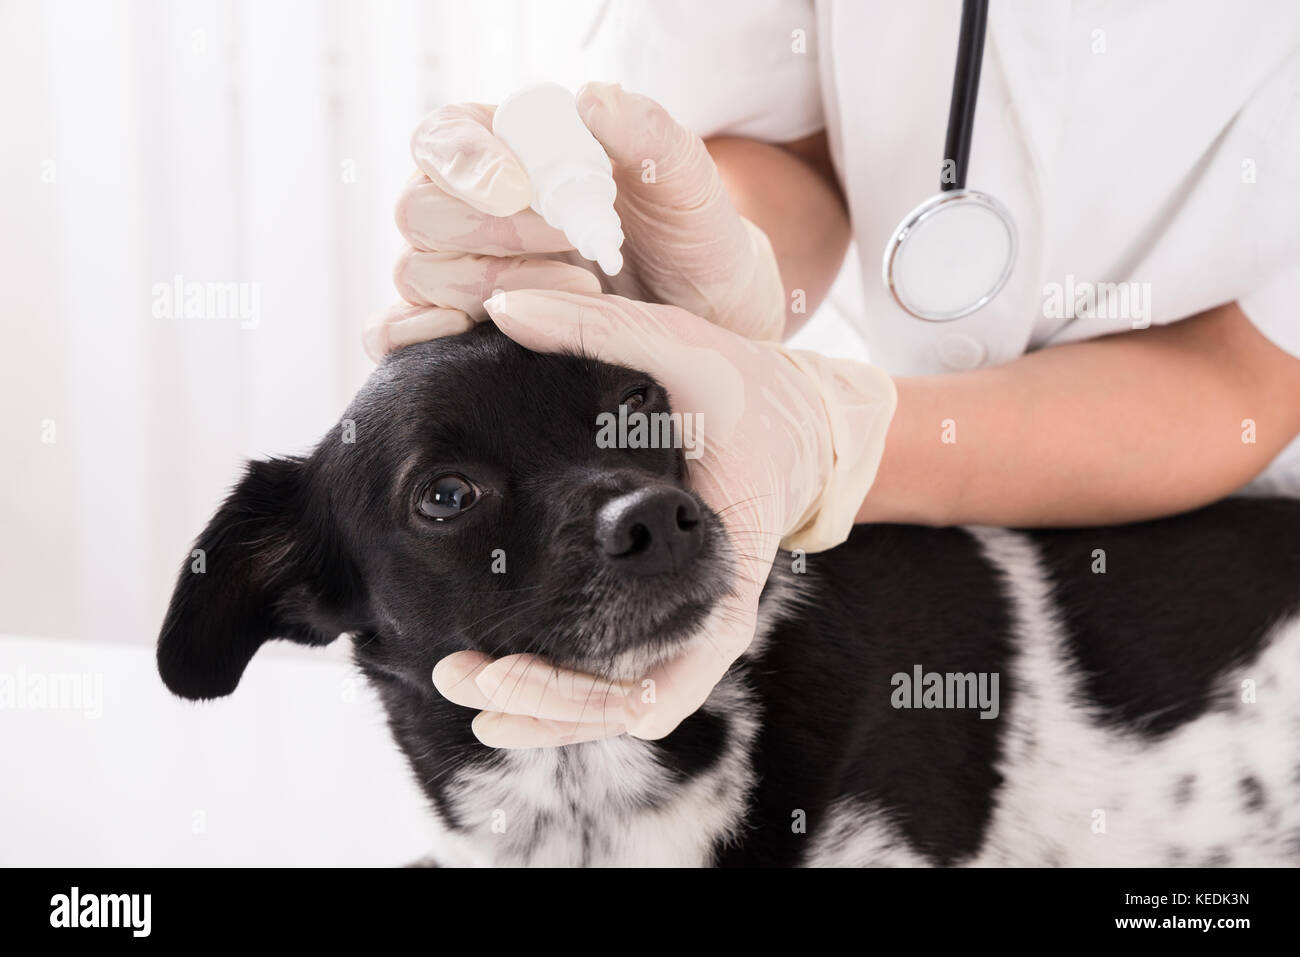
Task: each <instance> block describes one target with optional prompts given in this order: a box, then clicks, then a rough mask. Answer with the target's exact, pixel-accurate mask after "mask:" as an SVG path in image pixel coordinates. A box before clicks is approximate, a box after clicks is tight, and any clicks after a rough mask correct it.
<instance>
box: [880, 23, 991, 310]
mask: <svg viewBox="0 0 1300 957" xmlns="http://www.w3.org/2000/svg"><path fill="white" fill-rule="evenodd" d="M988 14H989V3H988V0H962V5H961V31H960V35H959V37H958V41H957V65H956V68H955V69H954V70H953V77H952V101H951V102H950V103H949V105H948V133H947V137H946V138H945V140H944V147H943V151H944V152H943V155H944V162H943V167H942V169H943V173H942V175H941V176H940V185H939V192H938V194H937V195H935V196H931V197H930V198H929V199H927V200H926V201H925V202H924V203H922V204H921V205H920V206H918V207H916V209H914V210H912V211H911V212H910V213H908V214H907V215H906V216H905V217H903V221H902V222H901V223H899V224H898V228H897V229H895V230H894V235H893V236H891V237H890V239H889V242H888V243H886V244H885V258H884V261H883V263H882V265H881V270H882V273H883V275H884V280H885V288H886V289H888V290H889V294H890V295H891V296H893V297H894V301H895V302H897V303H898V304H899V305H900V306H901V307H902V308H903V309H904V310H905V311H906V312H908V313H909V314H910V315H913V316H915V317H916V318H917V319H928V320H930V321H931V322H947V321H949V320H950V319H960V318H961V317H962V316H969V315H970V314H971V313H972V312H975V311H976V310H978V309H982V308H983V307H984V306H986V305H987V304H988V303H989V302H990V301H991V300H992V299H993V297H994V296H996V295H997V294H998V293H999V292H1001V291H1002V287H1003V286H1005V285H1006V284H1007V280H1008V279H1009V278H1010V277H1011V269H1012V267H1013V266H1015V263H1016V224H1015V221H1014V220H1013V219H1012V218H1011V212H1010V211H1009V210H1008V209H1007V208H1006V207H1005V206H1003V205H1002V204H1001V203H999V202H998V201H997V200H996V199H994V198H993V197H992V196H990V195H988V193H981V192H979V191H978V190H973V189H967V188H966V171H967V169H968V167H969V166H970V151H971V141H972V140H973V139H974V135H975V133H974V131H975V104H976V101H977V100H978V97H979V86H980V65H981V63H982V62H983V59H984V30H985V26H986V24H987V23H988Z"/></svg>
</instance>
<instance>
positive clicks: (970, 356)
mask: <svg viewBox="0 0 1300 957" xmlns="http://www.w3.org/2000/svg"><path fill="white" fill-rule="evenodd" d="M988 354H989V351H988V349H987V348H986V347H985V345H984V343H982V342H980V341H979V340H978V339H975V338H973V337H972V336H968V335H964V334H963V333H960V332H950V333H948V334H947V335H946V336H944V337H943V338H942V339H940V340H939V361H940V362H942V363H943V364H944V365H945V366H946V367H948V368H949V369H952V370H953V371H955V372H961V371H964V370H966V369H978V368H979V367H980V366H981V365H982V364H983V363H984V358H985V356H987V355H988Z"/></svg>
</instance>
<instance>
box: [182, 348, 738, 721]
mask: <svg viewBox="0 0 1300 957" xmlns="http://www.w3.org/2000/svg"><path fill="white" fill-rule="evenodd" d="M620 406H623V407H625V410H626V412H625V414H624V416H623V418H624V420H625V421H628V422H632V423H634V424H635V423H636V422H637V417H636V416H634V415H632V414H631V413H641V415H642V417H643V418H641V420H640V421H641V423H642V424H644V423H646V422H649V423H650V427H649V429H648V430H646V429H644V428H643V429H642V431H641V432H640V433H639V434H638V435H635V436H632V437H631V440H630V441H625V442H617V441H616V442H610V441H609V438H610V437H611V435H614V436H617V435H618V432H617V428H616V427H615V431H613V432H611V430H610V427H611V425H613V423H615V422H617V421H618V419H617V416H618V415H619V411H620V410H619V407H620ZM669 411H670V410H669V405H668V396H667V395H666V394H665V391H664V389H663V388H662V387H660V386H659V385H658V384H657V383H656V382H655V381H654V380H653V379H652V378H650V377H649V376H647V375H645V374H643V373H638V372H635V371H632V370H628V369H625V368H620V367H617V366H613V365H608V364H605V363H601V362H597V361H595V360H592V359H590V358H586V357H581V356H572V355H539V354H535V353H531V352H528V351H526V350H524V349H522V348H520V347H518V346H516V345H515V344H514V343H512V342H510V341H509V340H508V339H506V338H505V337H504V336H502V335H501V334H500V333H499V332H497V331H496V329H495V328H494V327H492V326H491V325H490V324H484V325H483V326H480V327H478V328H476V329H475V330H473V331H471V332H468V333H465V334H464V335H461V336H456V337H454V338H451V339H443V340H438V341H435V342H428V343H423V344H420V345H415V346H410V347H407V348H405V349H402V350H400V351H399V352H397V353H395V354H394V355H393V356H391V357H390V358H389V359H388V360H387V361H386V362H385V363H384V364H383V365H382V366H380V368H379V369H377V370H376V371H375V373H374V374H373V375H372V376H371V378H370V379H369V381H368V382H367V383H366V385H365V386H364V387H363V388H362V390H361V392H360V393H359V394H358V395H357V397H356V399H355V400H354V401H353V403H352V405H351V407H350V408H349V409H348V411H347V412H346V413H344V415H343V418H342V419H341V420H340V422H339V425H338V426H337V427H336V428H335V429H333V430H332V431H331V432H330V433H329V434H328V435H327V436H326V437H325V439H324V440H322V441H321V443H320V444H319V446H317V448H316V449H315V451H314V452H312V454H311V455H309V456H307V457H306V458H291V459H276V460H271V461H262V462H254V463H252V464H251V465H250V466H249V468H248V472H247V474H246V475H245V477H244V478H243V480H242V481H241V482H240V483H239V485H238V486H237V487H236V488H235V490H234V492H233V493H231V495H230V497H229V498H228V499H227V500H226V502H225V503H224V504H223V505H222V506H221V508H220V509H219V510H218V511H217V514H216V515H215V516H214V517H213V518H212V520H211V521H210V522H209V523H208V526H207V528H206V529H204V531H203V533H202V534H201V535H200V536H199V538H198V540H197V542H196V543H195V546H194V547H195V549H196V550H201V551H200V552H199V553H198V554H196V555H193V556H192V557H191V558H190V559H187V561H186V562H185V564H184V566H183V567H182V569H181V573H180V578H179V581H178V582H177V585H176V589H175V592H174V593H173V595H172V600H171V606H170V607H169V608H168V611H167V617H166V620H165V622H164V624H163V628H162V634H161V637H160V639H159V644H158V667H159V671H160V672H161V674H162V677H163V680H164V681H165V682H166V684H167V686H168V687H169V688H170V689H171V690H172V691H174V692H176V693H177V694H179V695H182V696H185V697H188V698H211V697H217V696H220V695H225V694H229V693H230V692H231V691H233V690H234V688H235V686H236V685H237V684H238V683H239V679H240V676H241V675H242V674H243V671H244V668H245V666H246V665H247V664H248V661H249V659H250V658H251V657H252V656H253V654H254V652H256V650H257V649H258V647H260V646H261V644H262V643H263V642H264V641H266V640H268V639H270V638H283V639H289V640H292V641H297V642H302V643H305V644H325V643H328V642H330V641H333V640H334V639H335V638H336V637H338V636H339V635H340V634H343V633H353V634H354V635H356V636H357V639H358V640H357V648H358V651H357V654H358V656H359V657H360V658H361V660H362V661H363V663H365V664H366V665H367V666H369V667H371V668H373V669H376V670H378V671H381V672H383V673H386V674H389V675H392V676H393V677H396V678H399V679H404V680H407V681H410V682H413V683H416V684H419V685H421V686H423V687H428V686H429V684H430V680H429V674H430V671H431V669H432V667H433V665H434V663H435V662H436V661H437V660H438V659H439V658H441V657H442V656H444V655H446V654H449V653H450V652H452V651H457V650H462V649H474V650H478V651H482V652H485V653H487V654H490V655H492V656H501V655H506V654H514V653H518V652H533V653H536V654H540V655H542V656H544V657H546V658H547V659H548V660H550V661H552V662H554V663H556V664H560V665H567V666H570V667H574V668H578V669H582V670H587V671H595V672H600V673H606V674H610V675H611V676H614V675H619V676H635V675H636V674H638V673H643V672H641V671H640V669H643V668H645V667H648V665H649V664H650V663H652V662H653V661H654V660H656V659H658V658H659V657H662V656H663V655H665V654H667V653H669V652H671V651H672V650H674V649H675V648H676V647H677V646H679V645H680V644H681V642H683V641H684V640H686V639H687V638H689V637H690V636H691V635H692V633H693V632H694V631H695V630H696V628H697V626H698V625H699V624H700V623H701V622H702V621H703V620H704V618H705V616H706V615H707V614H708V612H709V611H710V610H711V609H712V608H713V607H714V606H715V605H716V603H717V602H718V600H719V599H720V598H721V596H722V595H723V594H724V593H725V591H726V589H727V588H728V586H729V578H730V574H731V573H730V562H729V561H728V559H727V556H726V549H727V546H726V542H725V535H724V533H723V532H722V529H721V524H720V522H719V521H718V519H717V517H716V515H715V514H714V513H713V512H712V511H710V510H709V509H708V508H707V507H706V506H705V505H704V504H703V503H702V502H701V501H700V500H699V499H698V498H697V497H696V496H695V495H694V494H692V493H691V492H690V491H689V490H687V488H686V486H685V478H686V462H685V456H684V455H683V450H682V449H681V448H673V447H664V446H671V445H673V444H674V443H672V442H663V441H655V437H656V436H658V437H660V438H662V437H663V436H664V435H666V434H669V433H668V430H666V429H664V428H659V427H658V426H659V425H662V424H663V423H666V422H667V421H668V420H667V419H666V418H664V417H665V416H667V414H668V413H669ZM602 430H603V432H602ZM672 434H674V435H675V436H676V437H677V438H679V439H680V438H681V436H682V434H683V430H676V431H674V432H673V433H672ZM624 438H628V436H624ZM676 444H678V445H680V444H681V443H680V442H678V443H676ZM628 445H635V446H640V447H626V446H628ZM611 446H612V447H611ZM620 446H622V447H620ZM646 446H650V447H646ZM656 446H657V447H656Z"/></svg>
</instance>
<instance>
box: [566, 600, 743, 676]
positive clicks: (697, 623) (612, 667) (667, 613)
mask: <svg viewBox="0 0 1300 957" xmlns="http://www.w3.org/2000/svg"><path fill="white" fill-rule="evenodd" d="M717 610H718V602H717V601H716V600H714V599H701V598H689V599H685V600H682V601H680V602H677V603H674V604H673V605H672V606H671V607H668V608H665V609H664V612H663V614H662V615H657V616H655V617H654V618H653V619H650V620H644V621H638V622H627V623H624V624H623V625H622V626H621V627H617V630H615V629H613V628H609V629H607V633H606V636H605V640H604V641H602V642H601V643H600V644H599V646H597V647H594V648H583V649H573V651H571V652H569V653H567V654H566V653H564V652H561V654H560V655H559V656H553V657H554V660H555V662H556V663H557V664H563V666H564V667H567V668H571V669H573V670H574V671H583V672H587V673H588V674H594V675H599V676H600V677H603V678H608V679H610V680H611V681H621V682H631V683H637V682H640V681H641V680H642V679H644V678H645V677H646V675H647V674H648V673H649V672H651V671H653V670H654V669H655V668H656V667H657V666H659V665H661V664H664V663H665V662H667V661H670V660H671V659H673V658H675V657H677V656H678V655H680V654H681V653H682V652H683V651H684V650H685V649H686V648H687V647H688V646H689V645H691V644H693V643H694V642H695V641H697V640H701V641H702V640H707V637H708V632H709V630H710V628H711V627H712V622H711V616H712V615H714V614H715V613H717ZM565 658H567V659H569V660H568V661H563V660H562V659H565Z"/></svg>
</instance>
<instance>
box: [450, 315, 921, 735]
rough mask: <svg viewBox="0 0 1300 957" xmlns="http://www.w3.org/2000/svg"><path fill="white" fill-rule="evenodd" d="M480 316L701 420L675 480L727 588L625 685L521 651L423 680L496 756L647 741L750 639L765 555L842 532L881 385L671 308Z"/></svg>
mask: <svg viewBox="0 0 1300 957" xmlns="http://www.w3.org/2000/svg"><path fill="white" fill-rule="evenodd" d="M485 305H486V307H487V311H488V313H489V314H490V316H491V318H492V320H493V321H494V322H495V323H496V324H497V325H498V326H499V327H500V328H501V330H502V331H503V332H504V333H505V334H506V335H508V336H509V337H510V338H511V339H514V340H515V341H516V342H518V343H519V344H520V345H523V346H524V347H526V348H528V349H531V350H534V351H537V352H558V351H574V352H576V351H579V350H580V351H582V352H583V353H585V354H586V355H590V356H593V357H595V358H598V359H602V360H604V361H606V362H610V363H617V364H620V365H624V366H628V367H630V368H633V369H639V370H642V371H644V372H648V373H649V374H651V375H652V376H654V377H655V378H656V379H657V380H658V381H659V382H660V384H661V385H663V386H664V387H665V388H666V389H667V390H668V393H669V395H670V396H671V399H672V404H673V410H674V411H675V412H686V413H699V414H701V415H702V419H701V420H700V422H701V425H700V430H701V431H700V435H699V439H700V440H701V444H702V447H703V451H702V454H701V456H700V457H699V458H698V459H694V460H692V461H690V462H689V464H688V468H689V476H688V477H689V481H690V484H691V487H692V488H693V489H694V490H695V491H696V492H698V493H699V494H700V496H701V497H702V498H703V499H704V501H705V502H706V503H707V504H708V505H709V507H710V508H712V509H713V510H714V512H715V513H717V514H718V516H719V517H720V519H721V521H722V524H723V526H724V527H725V529H726V532H727V537H728V539H729V541H730V545H731V549H732V554H733V558H734V560H735V564H736V567H735V574H736V579H735V588H734V591H733V592H732V594H731V595H730V597H728V598H727V599H726V600H725V601H724V602H723V604H722V605H721V606H720V607H719V608H717V609H716V610H715V613H714V614H713V615H712V616H710V618H709V620H708V621H706V622H705V623H704V625H703V626H702V628H701V633H700V634H699V635H698V636H697V637H696V638H695V639H694V640H693V641H692V642H691V644H690V647H689V649H688V650H687V651H686V652H685V653H684V654H683V655H682V656H681V657H679V658H677V659H675V660H673V661H670V662H668V663H667V664H665V665H662V666H661V667H659V668H658V669H656V670H655V671H654V672H652V673H651V674H648V675H646V676H645V677H644V678H642V679H638V680H637V681H635V682H632V683H628V684H626V685H624V684H618V683H611V682H609V681H606V680H604V679H601V678H598V677H594V676H589V675H581V674H576V673H573V672H568V671H563V670H559V669H556V668H554V667H553V666H552V665H550V664H548V663H547V662H545V661H543V660H542V659H540V658H536V657H535V656H531V655H512V656H510V657H507V658H502V659H500V660H498V661H495V662H493V661H491V660H490V659H488V658H487V657H486V656H484V655H481V654H479V653H477V652H459V653H457V654H453V655H450V656H448V657H446V658H444V659H442V661H440V662H439V663H438V664H437V666H436V667H435V668H434V671H433V682H434V685H435V686H436V687H437V688H438V690H439V691H440V692H441V693H442V694H443V695H444V696H445V697H447V698H449V699H450V700H452V701H454V702H456V703H458V704H461V705H465V706H467V707H472V708H480V709H482V713H480V714H479V715H478V716H477V717H476V718H475V720H474V733H475V734H476V735H477V736H478V738H479V740H480V741H482V742H483V743H484V744H488V745H491V746H494V747H507V748H509V747H544V746H548V745H557V744H569V743H573V742H576V741H586V740H591V739H594V738H601V737H607V736H609V735H612V734H621V733H624V732H626V733H628V734H631V735H634V736H636V737H640V738H661V737H663V736H664V735H666V734H668V733H669V732H671V731H672V730H673V729H674V728H675V727H677V725H678V724H679V723H680V722H681V721H682V720H683V719H684V718H686V717H687V716H688V715H690V714H691V713H692V712H694V711H695V710H696V709H697V708H698V707H699V706H700V705H701V704H703V703H704V700H705V699H706V698H707V697H708V695H709V692H710V691H711V690H712V689H713V686H714V685H716V684H717V683H718V681H720V680H721V678H722V677H723V675H724V674H725V673H726V671H727V669H728V668H729V667H730V666H731V664H732V662H734V661H735V660H736V658H738V657H739V656H740V655H741V653H742V652H744V650H745V649H746V648H747V647H748V646H749V644H750V642H751V641H752V640H753V637H754V629H755V625H756V620H757V611H758V598H759V593H760V592H761V591H762V588H763V583H764V582H765V581H766V580H767V575H768V572H769V570H770V569H771V565H772V561H773V559H774V558H775V556H776V552H777V547H778V545H782V546H784V547H786V548H802V549H804V550H806V551H818V550H821V549H826V548H830V547H832V546H834V545H837V544H839V543H840V542H842V541H844V539H845V538H847V537H848V534H849V531H850V529H851V528H852V527H853V520H854V516H855V515H856V514H857V511H858V508H859V507H860V506H861V504H862V500H863V498H864V497H865V496H866V494H867V491H868V489H869V488H870V487H871V483H872V481H873V480H874V479H875V475H876V468H877V466H878V465H879V463H880V457H881V455H882V453H883V452H884V444H885V432H886V430H887V429H888V427H889V422H890V419H891V418H892V416H893V413H894V404H895V400H896V394H895V390H894V383H893V381H892V380H891V379H890V378H889V377H888V376H887V375H886V374H885V373H884V372H882V371H880V370H879V369H876V368H874V367H872V366H869V365H865V364H863V363H859V362H853V361H849V360H846V359H830V358H826V357H825V356H821V355H818V354H816V353H811V352H801V351H796V350H790V349H786V348H784V347H783V346H780V345H778V344H776V343H771V342H751V341H749V340H747V339H742V338H741V337H739V336H737V335H735V334H733V333H730V332H727V331H726V330H724V329H720V328H719V327H717V326H715V325H712V324H711V323H708V322H705V321H704V320H703V319H701V318H700V317H698V316H695V315H692V314H691V313H689V312H687V311H686V310H684V309H679V308H677V307H675V306H662V305H649V304H646V303H640V302H634V301H632V300H629V299H624V298H621V297H618V296H612V295H575V294H572V293H564V292H551V291H546V292H541V291H526V292H507V293H503V294H501V295H498V296H496V297H494V298H493V299H491V300H489V301H488V302H487V303H485ZM645 679H649V680H651V681H653V686H651V687H653V692H654V693H653V700H647V699H648V697H649V696H647V694H646V685H645V684H644V683H643V682H644V681H645Z"/></svg>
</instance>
